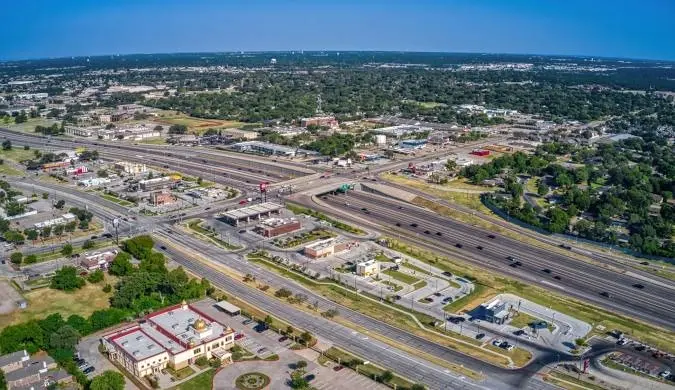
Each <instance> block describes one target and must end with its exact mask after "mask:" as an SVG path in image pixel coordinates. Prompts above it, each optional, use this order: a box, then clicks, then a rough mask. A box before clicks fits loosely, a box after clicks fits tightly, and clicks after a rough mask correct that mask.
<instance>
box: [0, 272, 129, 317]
mask: <svg viewBox="0 0 675 390" xmlns="http://www.w3.org/2000/svg"><path fill="white" fill-rule="evenodd" d="M115 281H116V279H115V278H114V277H113V276H110V275H108V274H106V276H105V281H103V282H101V283H97V284H90V283H87V284H86V285H85V286H84V287H82V288H81V289H79V290H76V291H73V292H65V291H59V290H52V289H51V288H41V289H38V290H34V291H31V292H28V293H24V294H23V296H24V298H25V299H26V300H27V301H28V307H27V308H26V309H24V310H16V311H14V312H13V313H10V314H5V315H2V316H0V328H2V327H5V326H7V325H11V324H16V323H20V322H26V321H28V320H32V319H41V318H44V317H47V316H48V315H50V314H53V313H61V315H63V317H64V318H66V317H68V316H69V315H71V314H79V315H81V316H83V317H87V316H89V315H90V314H91V313H93V312H94V311H96V310H100V309H106V308H108V307H110V303H109V302H108V299H109V298H110V296H111V295H112V293H104V292H103V290H102V289H103V286H105V285H106V284H111V285H114V284H115Z"/></svg>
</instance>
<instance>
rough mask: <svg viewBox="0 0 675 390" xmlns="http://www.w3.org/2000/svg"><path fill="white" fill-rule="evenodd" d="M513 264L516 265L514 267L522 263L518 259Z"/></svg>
mask: <svg viewBox="0 0 675 390" xmlns="http://www.w3.org/2000/svg"><path fill="white" fill-rule="evenodd" d="M513 264H515V265H516V267H520V266H521V265H523V263H521V262H520V261H516V262H515V263H513Z"/></svg>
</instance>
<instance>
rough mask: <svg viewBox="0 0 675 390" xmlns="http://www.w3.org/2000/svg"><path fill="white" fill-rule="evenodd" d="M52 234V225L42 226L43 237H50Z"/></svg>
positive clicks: (41, 234)
mask: <svg viewBox="0 0 675 390" xmlns="http://www.w3.org/2000/svg"><path fill="white" fill-rule="evenodd" d="M51 235H52V227H51V226H45V227H43V228H42V231H41V232H40V236H42V238H43V239H45V238H49V236H51Z"/></svg>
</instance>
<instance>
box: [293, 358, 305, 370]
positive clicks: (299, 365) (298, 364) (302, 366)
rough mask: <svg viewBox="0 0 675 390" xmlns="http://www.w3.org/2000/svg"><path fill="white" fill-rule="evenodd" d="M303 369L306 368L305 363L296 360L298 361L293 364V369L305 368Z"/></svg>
mask: <svg viewBox="0 0 675 390" xmlns="http://www.w3.org/2000/svg"><path fill="white" fill-rule="evenodd" d="M305 367H307V362H306V361H304V360H298V361H297V362H296V363H295V368H299V369H303V368H305Z"/></svg>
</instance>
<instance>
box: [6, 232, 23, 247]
mask: <svg viewBox="0 0 675 390" xmlns="http://www.w3.org/2000/svg"><path fill="white" fill-rule="evenodd" d="M3 236H4V237H5V241H7V242H10V243H12V244H23V241H24V236H23V234H21V232H17V231H16V230H8V231H6V232H5V234H4V235H3Z"/></svg>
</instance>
